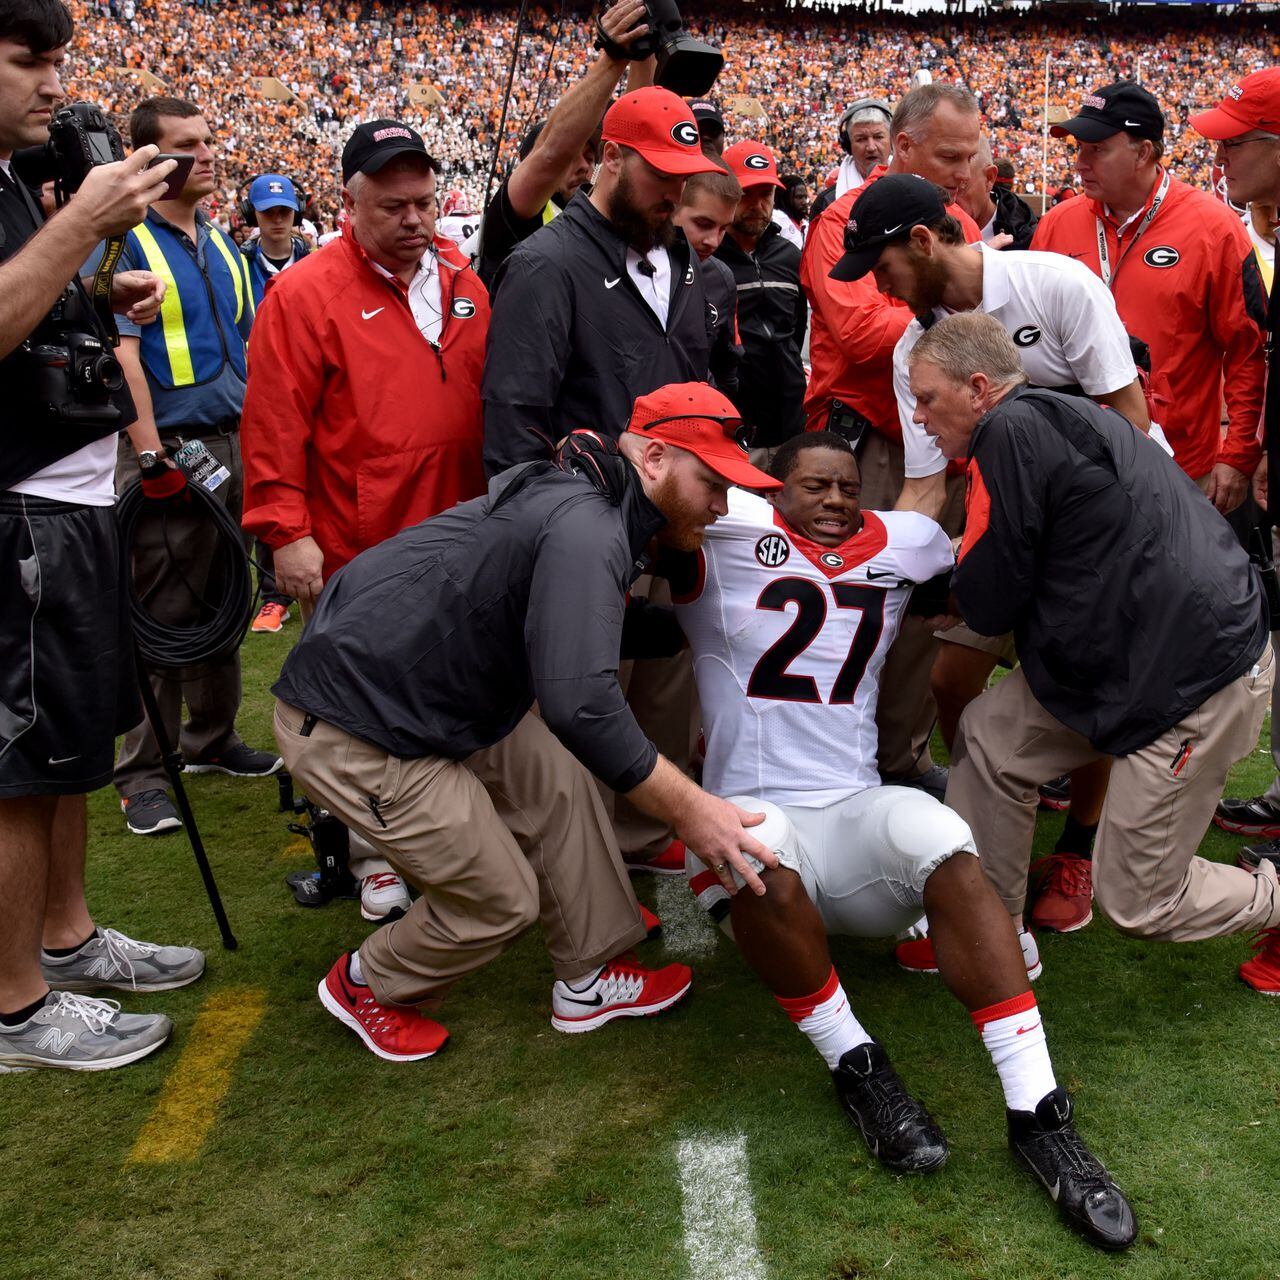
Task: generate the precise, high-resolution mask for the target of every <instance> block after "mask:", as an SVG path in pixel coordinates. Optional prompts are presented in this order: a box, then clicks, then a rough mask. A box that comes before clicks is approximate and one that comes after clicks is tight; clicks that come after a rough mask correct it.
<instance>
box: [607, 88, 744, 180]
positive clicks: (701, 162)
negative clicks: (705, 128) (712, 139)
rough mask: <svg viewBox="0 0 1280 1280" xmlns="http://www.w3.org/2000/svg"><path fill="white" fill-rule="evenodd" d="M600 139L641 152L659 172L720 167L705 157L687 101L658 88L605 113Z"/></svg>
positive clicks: (629, 97)
mask: <svg viewBox="0 0 1280 1280" xmlns="http://www.w3.org/2000/svg"><path fill="white" fill-rule="evenodd" d="M600 136H601V137H602V138H603V139H604V141H605V142H616V143H618V144H619V145H621V146H624V147H631V148H632V149H633V150H636V151H638V152H639V153H640V154H641V155H642V156H643V157H644V158H645V159H646V160H647V161H648V162H649V163H650V164H651V165H653V167H654V168H655V169H657V170H658V172H659V173H683V174H689V173H710V172H711V171H712V170H713V169H718V168H720V166H719V165H718V164H716V162H715V161H714V160H708V159H707V157H706V156H704V155H703V154H702V150H701V147H700V145H699V138H698V124H697V121H696V120H694V118H693V112H692V111H690V110H689V107H688V104H687V103H686V102H685V100H684V99H683V98H678V97H676V95H675V94H674V93H672V92H671V90H670V89H660V88H659V87H658V86H657V85H650V86H649V87H648V88H646V89H636V90H635V91H634V92H632V93H624V94H623V95H622V97H621V98H619V99H618V100H617V102H615V103H614V104H613V106H611V107H610V108H609V110H608V111H606V112H605V115H604V125H603V126H602V128H601V135H600Z"/></svg>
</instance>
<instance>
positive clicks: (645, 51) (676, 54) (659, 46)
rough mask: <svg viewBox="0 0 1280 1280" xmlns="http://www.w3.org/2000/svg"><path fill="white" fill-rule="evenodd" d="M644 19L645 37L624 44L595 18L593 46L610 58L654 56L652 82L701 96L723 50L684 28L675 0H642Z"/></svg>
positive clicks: (683, 94) (721, 61) (712, 78)
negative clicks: (612, 37)
mask: <svg viewBox="0 0 1280 1280" xmlns="http://www.w3.org/2000/svg"><path fill="white" fill-rule="evenodd" d="M645 22H646V23H647V24H648V27H649V30H648V31H647V32H646V33H645V35H644V37H643V38H642V39H640V40H637V41H636V42H635V43H634V44H632V45H629V46H628V47H626V48H623V46H621V45H618V44H614V42H613V41H612V40H610V39H609V38H608V37H607V36H606V35H605V34H604V30H603V29H602V28H601V26H600V20H599V18H597V19H596V32H597V36H596V48H597V49H603V50H604V51H605V53H607V54H608V55H609V56H610V57H611V58H630V59H631V60H632V61H634V62H638V61H640V60H641V59H642V58H649V57H652V56H654V55H656V56H657V59H658V66H657V70H656V72H655V73H654V83H655V84H659V85H661V86H662V87H663V88H664V89H670V90H671V92H672V93H676V94H679V95H680V97H682V98H700V97H702V95H703V94H705V93H710V91H711V86H712V85H713V84H715V82H716V77H717V76H718V75H719V74H720V68H721V67H723V66H724V54H722V53H721V52H720V50H719V49H714V48H712V47H711V45H709V44H704V43H703V42H702V41H701V40H695V39H694V38H693V37H692V36H691V35H690V34H689V33H688V32H687V31H686V30H685V29H684V19H683V18H681V16H680V10H679V9H678V8H677V7H676V0H645Z"/></svg>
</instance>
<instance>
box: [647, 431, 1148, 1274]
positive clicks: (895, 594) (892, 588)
mask: <svg viewBox="0 0 1280 1280" xmlns="http://www.w3.org/2000/svg"><path fill="white" fill-rule="evenodd" d="M771 471H772V474H773V475H774V476H775V477H776V478H777V479H779V480H781V481H783V487H782V489H781V490H779V491H778V492H777V493H776V494H774V495H772V497H771V498H769V499H766V498H764V497H760V496H758V495H755V494H751V493H747V492H745V491H743V490H740V489H735V490H732V491H731V492H730V496H729V514H728V515H727V516H726V517H724V518H722V519H720V520H718V521H717V522H716V523H715V524H714V525H712V526H710V527H708V529H707V531H706V538H705V541H704V544H703V547H702V549H701V550H700V551H699V552H697V553H696V554H694V555H689V556H687V557H684V558H683V559H682V560H681V561H680V562H679V563H673V564H671V565H669V566H667V567H668V569H669V572H670V576H671V577H672V580H673V581H672V589H673V596H674V598H675V600H676V606H677V616H678V618H679V620H680V624H681V626H682V628H683V629H684V632H685V634H686V636H687V637H688V640H689V643H690V645H691V647H692V649H693V655H694V671H695V674H696V677H697V683H698V695H699V699H700V701H701V704H702V712H703V726H704V732H705V736H706V765H705V769H704V774H703V782H704V785H705V787H706V788H707V789H708V790H709V791H711V792H712V793H713V794H715V795H719V796H723V797H732V799H733V803H735V804H737V805H738V806H740V807H741V808H743V809H746V810H750V811H753V812H760V811H763V812H765V814H766V815H767V817H766V821H765V822H764V824H763V825H761V826H759V827H756V828H754V829H753V831H752V834H753V835H755V836H756V837H757V839H759V840H760V841H761V842H762V843H763V844H765V845H766V846H767V847H768V848H770V849H772V850H774V851H776V853H777V855H778V862H779V865H778V866H777V867H776V868H772V869H770V868H761V869H760V878H761V879H762V880H763V881H764V883H765V885H766V887H767V892H766V893H765V894H764V895H763V896H759V895H757V894H754V893H734V894H730V893H729V892H728V891H727V890H726V889H725V887H724V885H723V884H722V883H721V881H720V880H719V879H717V877H716V875H715V874H714V868H713V870H712V871H708V870H707V869H706V867H705V866H704V865H703V864H702V863H701V862H698V861H697V860H696V859H694V858H693V857H692V855H690V858H689V867H688V869H689V877H690V883H691V887H692V888H693V890H694V893H695V894H696V895H697V897H698V900H699V902H700V903H701V904H702V905H703V906H704V907H705V908H706V909H707V910H708V911H709V912H710V913H711V915H712V916H713V917H714V918H716V920H717V921H718V922H719V923H721V925H722V927H724V928H725V929H726V931H728V932H730V933H731V935H732V936H733V937H734V938H735V940H736V941H737V944H738V946H739V948H740V949H741V951H742V954H743V956H744V957H745V958H746V960H747V962H748V964H750V966H751V967H752V968H753V969H754V970H755V972H756V973H757V974H758V975H759V977H760V979H761V980H762V981H763V982H764V984H765V985H766V986H767V987H768V988H769V990H770V991H772V992H773V995H774V997H775V998H776V999H777V1002H778V1004H779V1005H781V1006H782V1009H783V1012H784V1013H785V1014H786V1015H787V1016H788V1017H789V1018H790V1019H791V1020H792V1022H794V1023H795V1025H796V1027H797V1028H798V1029H799V1030H800V1031H801V1032H803V1033H804V1035H806V1036H807V1037H808V1038H809V1039H810V1040H811V1041H812V1043H813V1046H814V1048H815V1049H817V1051H818V1052H819V1053H820V1054H821V1055H822V1058H823V1060H824V1061H825V1062H826V1064H827V1066H828V1068H830V1070H831V1073H832V1076H833V1079H834V1082H835V1090H836V1094H837V1096H838V1098H839V1100H840V1103H841V1105H842V1106H843V1108H844V1109H845V1111H846V1112H847V1113H848V1115H849V1116H850V1118H851V1119H852V1120H853V1122H854V1123H855V1124H856V1125H857V1127H858V1129H859V1130H860V1131H861V1133H862V1136H863V1138H864V1139H865V1140H866V1142H867V1145H868V1147H869V1148H870V1149H871V1151H872V1153H873V1154H874V1155H875V1156H877V1157H878V1158H879V1160H880V1161H881V1162H882V1163H883V1164H885V1165H886V1166H887V1167H888V1168H890V1169H892V1170H894V1171H895V1172H902V1173H927V1172H930V1171H932V1170H935V1169H938V1168H940V1167H941V1166H942V1164H943V1163H944V1162H945V1160H946V1158H947V1141H946V1138H945V1137H944V1136H943V1133H942V1130H941V1129H940V1128H939V1126H938V1124H937V1123H936V1122H935V1121H934V1119H933V1118H932V1116H930V1114H929V1112H928V1111H927V1110H926V1109H925V1107H924V1106H923V1105H922V1104H921V1103H920V1102H919V1101H917V1100H916V1099H915V1098H914V1097H912V1096H911V1094H910V1093H909V1092H908V1091H907V1089H906V1087H905V1086H904V1085H903V1083H902V1081H901V1080H900V1079H899V1077H898V1075H897V1074H896V1072H895V1071H894V1069H893V1067H892V1066H891V1065H890V1063H889V1060H888V1057H887V1056H886V1053H885V1050H884V1048H883V1046H882V1045H881V1043H880V1041H879V1040H878V1039H876V1038H875V1037H873V1035H872V1034H871V1032H870V1031H868V1030H867V1029H866V1028H865V1027H863V1025H862V1024H861V1023H860V1022H859V1021H858V1019H857V1017H856V1016H855V1014H854V1011H853V1009H852V1008H851V1006H850V1003H849V1000H848V998H847V996H846V995H845V991H844V988H843V987H842V986H841V983H840V979H839V978H838V976H837V975H836V972H835V969H834V967H833V965H832V963H831V956H830V953H829V951H828V948H827V936H828V934H850V935H855V936H859V937H888V936H892V935H894V934H896V933H900V932H901V931H903V930H904V929H906V928H907V927H908V926H909V925H911V924H912V923H913V922H914V921H915V920H917V919H918V917H919V916H920V914H921V910H922V909H923V912H924V914H925V915H927V917H928V921H929V929H930V934H931V936H932V938H933V942H934V947H935V950H936V953H937V960H938V967H939V969H940V971H941V974H942V977H943V979H944V981H945V982H946V983H947V986H948V987H949V988H950V990H951V992H952V993H953V994H954V995H955V997H956V998H957V1000H959V1001H960V1003H961V1004H963V1005H964V1007H965V1008H966V1009H967V1010H968V1011H969V1014H970V1017H971V1018H972V1020H973V1024H974V1026H975V1027H976V1028H977V1030H978V1032H979V1034H980V1035H981V1037H982V1042H983V1044H984V1045H985V1046H986V1048H987V1051H988V1052H989V1053H990V1055H991V1059H992V1062H993V1063H994V1064H995V1068H996V1071H997V1073H998V1074H999V1077H1000V1083H1001V1085H1002V1086H1003V1089H1004V1095H1005V1105H1006V1107H1007V1117H1008V1140H1009V1146H1010V1148H1011V1150H1012V1152H1013V1154H1014V1156H1015V1158H1016V1159H1018V1160H1019V1161H1020V1162H1021V1163H1022V1164H1023V1165H1025V1166H1026V1167H1027V1168H1028V1169H1029V1170H1030V1172H1031V1173H1032V1174H1033V1175H1034V1176H1035V1177H1036V1178H1038V1179H1039V1180H1040V1181H1041V1182H1042V1183H1043V1184H1044V1186H1045V1188H1046V1189H1047V1190H1048V1191H1049V1194H1050V1195H1051V1196H1052V1197H1053V1199H1054V1200H1056V1202H1057V1204H1058V1208H1059V1210H1060V1212H1061V1213H1062V1215H1063V1217H1064V1218H1065V1220H1066V1221H1067V1223H1068V1224H1069V1225H1070V1226H1072V1227H1074V1228H1075V1229H1076V1230H1078V1231H1079V1232H1080V1233H1081V1234H1082V1235H1084V1236H1085V1237H1086V1238H1087V1239H1088V1240H1090V1241H1092V1242H1093V1243H1094V1244H1096V1245H1099V1246H1101V1247H1103V1248H1106V1249H1123V1248H1127V1247H1128V1246H1129V1245H1130V1244H1132V1243H1133V1240H1134V1237H1135V1235H1136V1231H1137V1227H1136V1224H1135V1220H1134V1215H1133V1212H1132V1210H1131V1209H1130V1206H1129V1204H1128V1202H1127V1201H1126V1200H1125V1197H1124V1195H1123V1193H1122V1192H1121V1191H1120V1189H1119V1188H1118V1187H1117V1186H1116V1184H1115V1183H1114V1182H1113V1181H1112V1179H1111V1177H1110V1175H1109V1174H1108V1173H1107V1171H1106V1169H1105V1168H1104V1167H1103V1166H1102V1164H1101V1163H1099V1161H1098V1160H1097V1159H1096V1158H1095V1157H1094V1156H1093V1155H1092V1154H1091V1153H1090V1152H1089V1150H1088V1149H1087V1148H1086V1146H1085V1144H1084V1142H1083V1140H1082V1139H1081V1138H1080V1136H1079V1134H1078V1133H1077V1131H1076V1129H1075V1127H1074V1125H1073V1123H1072V1104H1071V1099H1070V1097H1069V1096H1068V1094H1067V1092H1066V1090H1065V1089H1063V1088H1062V1087H1061V1086H1060V1085H1059V1084H1058V1082H1057V1080H1056V1079H1055V1077H1054V1072H1053V1066H1052V1063H1051V1062H1050V1059H1049V1050H1048V1046H1047V1043H1046V1040H1045V1031H1044V1027H1043V1025H1042V1022H1041V1018H1040V1012H1039V1010H1038V1008H1037V1006H1036V999H1035V996H1034V995H1032V993H1031V987H1030V981H1029V978H1030V976H1031V975H1030V974H1029V972H1028V965H1029V964H1032V965H1035V966H1036V967H1038V959H1037V957H1036V956H1035V954H1034V951H1032V952H1031V953H1030V954H1029V955H1024V950H1023V946H1022V945H1020V943H1019V937H1018V934H1017V933H1016V932H1015V930H1014V926H1013V924H1012V923H1011V922H1010V919H1009V914H1008V912H1006V911H1005V909H1004V907H1003V905H1002V903H1001V902H1000V899H999V898H998V897H997V896H996V893H995V891H994V890H993V888H992V887H991V885H990V883H989V882H988V880H987V878H986V876H985V875H984V874H983V872H982V869H981V867H980V866H979V863H978V857H979V854H980V850H977V849H975V847H974V843H973V838H972V836H971V834H970V831H969V828H968V826H967V825H966V823H965V822H964V821H963V820H962V819H961V818H960V817H959V815H957V814H956V813H954V812H953V811H952V810H950V809H948V808H947V807H946V806H945V805H943V804H941V803H939V802H938V801H937V800H935V799H933V798H932V797H931V796H929V795H927V794H925V793H924V792H922V791H919V790H915V789H911V788H907V787H893V786H882V785H881V784H880V779H879V777H878V775H877V773H876V718H875V717H876V701H877V696H878V692H879V679H880V672H881V669H882V667H883V665H884V657H885V652H886V651H887V650H888V648H889V646H890V644H891V643H892V642H893V639H894V636H895V635H896V633H897V630H898V625H899V622H900V620H901V618H902V616H903V614H904V612H906V611H908V610H911V611H914V612H919V613H923V614H925V615H927V616H932V615H938V614H941V613H943V612H944V607H945V600H946V588H947V584H948V582H949V578H950V573H951V570H952V567H953V563H954V556H953V553H952V548H951V543H950V541H949V539H948V538H947V536H946V535H945V534H944V533H943V531H942V529H941V528H940V527H939V526H938V525H937V524H936V523H935V522H934V521H932V520H930V519H928V518H927V517H926V516H923V515H919V514H917V513H915V512H873V511H862V510H861V509H860V504H859V491H860V481H859V475H858V464H857V461H856V458H855V455H854V453H853V451H852V449H851V448H850V446H849V444H848V442H847V441H846V440H844V439H843V438H842V437H840V436H838V435H833V434H830V433H827V432H814V433H809V434H805V435H802V436H798V437H796V438H795V439H793V440H790V441H788V442H787V443H786V444H784V445H783V446H782V447H781V449H779V451H778V453H777V454H776V456H775V458H774V460H773V464H772V467H771Z"/></svg>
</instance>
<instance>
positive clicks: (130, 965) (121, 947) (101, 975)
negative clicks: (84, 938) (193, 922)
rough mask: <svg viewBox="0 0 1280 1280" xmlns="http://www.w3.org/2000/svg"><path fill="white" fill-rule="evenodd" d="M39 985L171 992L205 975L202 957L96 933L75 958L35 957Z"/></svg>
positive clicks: (115, 933) (192, 949)
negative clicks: (42, 980)
mask: <svg viewBox="0 0 1280 1280" xmlns="http://www.w3.org/2000/svg"><path fill="white" fill-rule="evenodd" d="M40 972H41V973H43V974H44V980H45V981H46V982H47V983H48V984H49V985H50V986H51V987H55V988H56V989H57V990H59V991H104V990H108V989H109V990H112V991H172V990H173V989H174V988H175V987H185V986H187V985H189V984H190V983H192V982H194V981H195V980H196V979H197V978H199V977H200V976H201V974H203V973H204V952H203V951H197V950H196V949H195V947H162V946H159V945H157V944H156V943H154V942H139V941H138V940H137V939H136V938H129V937H126V936H125V935H124V934H123V933H121V932H120V931H119V930H118V929H98V930H96V931H95V932H94V935H93V937H92V938H90V939H89V941H88V942H86V943H85V944H84V946H83V947H81V948H80V950H79V951H77V952H76V953H75V954H74V955H70V956H51V955H50V954H49V953H48V952H47V951H42V952H41V953H40Z"/></svg>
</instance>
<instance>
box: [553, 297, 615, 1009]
mask: <svg viewBox="0 0 1280 1280" xmlns="http://www.w3.org/2000/svg"><path fill="white" fill-rule="evenodd" d="M614 283H615V284H616V283H617V281H616V280H615V281H614ZM560 999H561V1000H567V1001H568V1002H569V1003H570V1004H586V1005H591V1006H592V1007H593V1008H596V1007H598V1006H599V1005H602V1004H604V996H602V995H601V994H600V993H599V992H598V991H597V992H596V993H595V995H594V996H592V997H591V999H590V1000H576V999H574V997H573V996H561V997H560Z"/></svg>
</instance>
